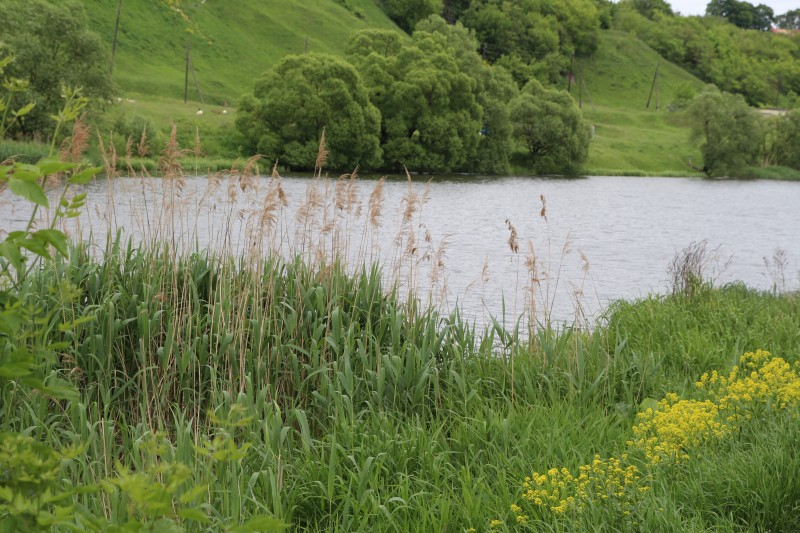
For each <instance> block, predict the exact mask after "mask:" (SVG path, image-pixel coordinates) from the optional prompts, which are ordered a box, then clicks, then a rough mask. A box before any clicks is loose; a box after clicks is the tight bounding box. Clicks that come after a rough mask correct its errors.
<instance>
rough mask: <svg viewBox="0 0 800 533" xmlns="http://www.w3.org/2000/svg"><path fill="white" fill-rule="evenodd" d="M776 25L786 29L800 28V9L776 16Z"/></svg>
mask: <svg viewBox="0 0 800 533" xmlns="http://www.w3.org/2000/svg"><path fill="white" fill-rule="evenodd" d="M775 25H776V26H778V27H779V28H781V29H784V30H800V9H792V10H791V11H787V12H786V13H784V14H783V15H778V16H777V17H775Z"/></svg>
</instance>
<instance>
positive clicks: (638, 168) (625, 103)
mask: <svg viewBox="0 0 800 533" xmlns="http://www.w3.org/2000/svg"><path fill="white" fill-rule="evenodd" d="M656 65H659V83H658V85H659V100H660V104H661V105H660V108H659V109H658V110H655V95H654V96H653V101H652V102H651V103H650V109H649V110H646V109H645V105H646V103H647V98H648V95H649V93H650V87H651V85H652V82H653V74H654V73H655V69H656ZM576 68H577V67H576ZM583 68H584V79H585V80H586V86H587V87H588V93H589V94H590V95H591V101H589V99H588V98H587V97H586V92H584V105H583V110H584V114H585V116H586V118H587V119H588V120H589V121H590V122H591V123H592V124H594V125H595V138H594V140H593V142H592V146H591V149H590V153H589V162H588V165H587V166H588V168H589V171H590V173H592V174H639V173H644V174H664V175H692V174H695V171H693V170H692V168H691V166H690V165H689V162H690V161H691V162H693V163H694V164H695V165H699V162H700V161H701V157H700V152H699V150H698V149H697V147H696V146H691V145H690V144H689V139H688V137H689V130H688V128H687V125H686V123H685V120H686V117H685V116H684V115H683V113H676V112H671V111H669V110H668V107H669V104H670V103H672V102H673V101H674V100H675V97H676V94H677V92H678V90H679V88H681V87H682V86H688V87H690V88H692V89H694V90H700V89H702V87H703V82H702V81H700V80H699V79H698V78H696V77H694V76H693V75H691V74H689V73H688V72H686V71H685V70H683V69H681V68H680V67H678V66H676V65H674V64H672V63H670V62H668V61H666V60H665V59H663V58H662V57H661V56H660V55H658V53H657V52H655V51H654V50H653V49H651V48H650V47H649V46H647V45H646V44H644V43H643V42H642V41H640V40H639V39H636V38H634V37H632V36H630V35H627V34H624V33H618V32H612V31H604V32H602V36H601V43H600V49H599V50H598V52H597V54H596V55H595V56H594V57H593V58H592V59H590V60H587V61H586V63H585V65H584V66H583ZM572 93H573V95H576V96H577V90H576V89H575V88H573V91H572ZM590 102H591V103H590ZM592 104H594V105H592Z"/></svg>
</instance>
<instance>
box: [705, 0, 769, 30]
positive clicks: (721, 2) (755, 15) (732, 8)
mask: <svg viewBox="0 0 800 533" xmlns="http://www.w3.org/2000/svg"><path fill="white" fill-rule="evenodd" d="M706 15H710V16H712V17H722V18H724V19H726V20H727V21H728V22H730V23H731V24H734V25H736V26H738V27H740V28H744V29H746V30H760V31H769V29H770V28H771V27H772V21H773V19H774V18H775V12H774V11H773V10H772V8H771V7H769V6H768V5H765V4H758V5H757V6H755V5H753V4H751V3H749V2H744V1H740V0H711V2H709V3H708V5H707V6H706Z"/></svg>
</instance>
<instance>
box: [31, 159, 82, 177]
mask: <svg viewBox="0 0 800 533" xmlns="http://www.w3.org/2000/svg"><path fill="white" fill-rule="evenodd" d="M36 166H38V167H39V171H40V172H41V173H42V175H44V176H48V175H50V174H58V173H61V172H66V171H67V170H72V169H73V168H75V167H77V166H78V165H76V164H75V163H65V162H64V161H60V160H58V159H52V158H51V159H42V160H41V161H39V162H38V163H36Z"/></svg>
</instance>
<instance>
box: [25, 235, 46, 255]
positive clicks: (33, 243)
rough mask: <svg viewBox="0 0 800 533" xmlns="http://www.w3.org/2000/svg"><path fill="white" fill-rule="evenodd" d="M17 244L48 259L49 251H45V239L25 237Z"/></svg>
mask: <svg viewBox="0 0 800 533" xmlns="http://www.w3.org/2000/svg"><path fill="white" fill-rule="evenodd" d="M19 244H20V246H22V247H23V248H25V249H26V250H30V251H31V252H33V253H35V254H36V255H38V256H39V257H43V258H44V259H50V252H48V251H47V241H44V240H42V239H39V238H35V237H31V238H29V239H25V240H24V241H20V243H19Z"/></svg>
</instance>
